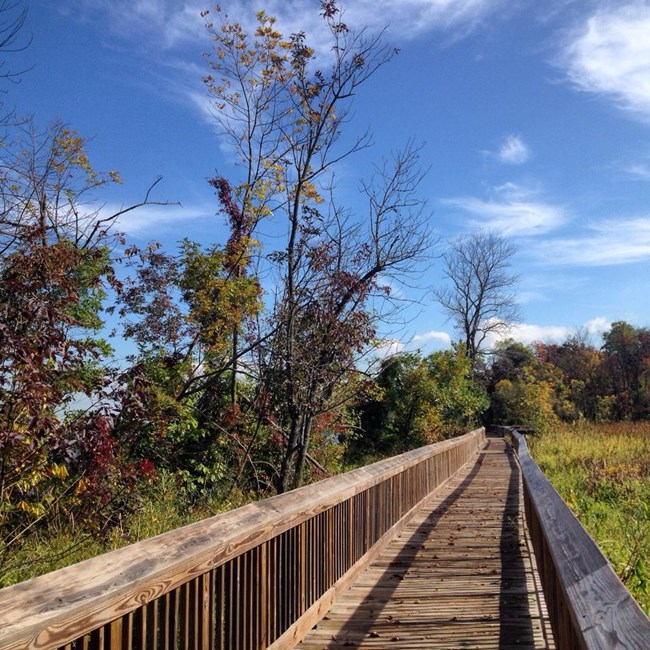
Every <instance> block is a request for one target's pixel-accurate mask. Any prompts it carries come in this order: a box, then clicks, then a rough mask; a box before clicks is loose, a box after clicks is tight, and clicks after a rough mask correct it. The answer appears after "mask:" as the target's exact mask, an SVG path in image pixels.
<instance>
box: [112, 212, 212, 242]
mask: <svg viewBox="0 0 650 650" xmlns="http://www.w3.org/2000/svg"><path fill="white" fill-rule="evenodd" d="M121 209H123V207H122V206H118V205H105V206H104V207H103V208H102V210H101V215H102V216H107V215H111V214H115V213H116V212H119V210H121ZM214 215H215V208H214V206H212V207H208V206H201V205H194V206H187V207H183V206H180V205H145V206H142V207H141V208H137V209H136V210H131V211H130V212H127V213H126V214H123V215H121V216H120V217H118V220H117V224H116V228H117V230H119V231H121V232H124V233H126V234H128V235H138V236H145V235H146V236H150V235H155V234H157V232H156V231H157V230H159V229H160V228H165V229H170V228H174V229H178V230H179V233H180V234H181V235H182V230H183V228H184V227H185V226H187V224H188V222H189V221H194V220H197V219H207V218H212V219H214Z"/></svg>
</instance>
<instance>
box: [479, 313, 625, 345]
mask: <svg viewBox="0 0 650 650" xmlns="http://www.w3.org/2000/svg"><path fill="white" fill-rule="evenodd" d="M611 325H612V323H611V321H609V320H608V319H607V318H605V317H604V316H596V317H595V318H592V319H591V320H589V321H587V322H586V323H585V324H584V325H582V327H580V328H578V330H586V331H587V332H588V333H589V334H591V335H592V336H594V337H600V336H602V334H603V333H604V332H607V331H608V330H609V329H610V327H611ZM575 333H576V328H574V327H567V326H566V325H534V324H532V323H511V324H510V326H509V328H508V329H507V330H506V331H504V332H501V333H498V334H495V333H492V334H490V335H489V336H488V337H487V339H486V348H487V349H490V348H493V347H494V346H495V344H496V343H498V342H500V341H505V340H506V339H513V340H514V341H517V342H519V343H523V344H524V345H530V344H532V343H563V342H564V341H566V340H567V339H569V338H571V337H572V336H574V335H575Z"/></svg>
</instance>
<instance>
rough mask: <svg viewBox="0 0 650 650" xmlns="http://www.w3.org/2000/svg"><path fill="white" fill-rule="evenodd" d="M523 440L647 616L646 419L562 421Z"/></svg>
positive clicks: (649, 473) (649, 437)
mask: <svg viewBox="0 0 650 650" xmlns="http://www.w3.org/2000/svg"><path fill="white" fill-rule="evenodd" d="M529 445H530V449H531V453H532V455H533V457H534V458H535V460H536V461H537V463H538V464H539V466H540V467H541V468H542V469H543V470H544V472H545V473H546V475H547V476H548V478H549V480H550V481H551V483H553V485H554V487H555V489H556V490H557V491H558V492H559V493H560V495H561V496H562V498H563V499H564V500H565V501H566V503H567V504H568V505H569V507H570V508H571V510H573V512H574V513H575V514H576V516H577V517H578V518H579V519H580V521H581V522H582V525H583V526H584V527H585V528H586V529H587V530H588V531H589V534H590V535H591V536H592V537H593V538H594V539H595V540H596V542H597V543H598V545H599V546H600V548H601V549H602V550H603V552H604V553H605V555H606V556H607V558H608V559H609V561H610V562H611V564H612V566H613V567H614V569H615V570H616V572H617V573H618V575H619V577H620V578H621V580H622V581H623V583H624V584H625V586H626V587H627V588H628V589H629V590H630V591H631V592H632V594H633V595H634V597H635V598H636V599H637V600H638V602H639V603H640V604H641V606H642V607H643V609H644V610H645V612H646V613H647V614H649V615H650V423H647V422H646V423H638V424H632V423H618V424H605V425H594V424H580V425H577V426H566V427H563V428H561V429H560V430H558V431H557V432H554V433H549V434H545V435H543V436H540V437H536V438H534V439H532V440H530V441H529Z"/></svg>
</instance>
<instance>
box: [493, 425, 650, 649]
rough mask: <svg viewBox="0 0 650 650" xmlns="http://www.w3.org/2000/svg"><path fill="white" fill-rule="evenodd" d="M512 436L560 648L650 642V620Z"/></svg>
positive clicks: (514, 434) (509, 432)
mask: <svg viewBox="0 0 650 650" xmlns="http://www.w3.org/2000/svg"><path fill="white" fill-rule="evenodd" d="M499 430H500V432H501V433H503V434H505V435H508V436H510V437H511V439H512V443H513V446H514V447H515V449H516V451H517V456H518V458H519V465H520V466H521V474H522V478H523V484H524V505H525V508H526V519H527V525H528V530H529V532H530V537H531V540H532V543H533V548H534V550H535V559H536V561H537V567H538V570H539V573H540V576H541V580H542V586H543V590H544V597H545V599H546V604H547V607H548V610H549V618H550V620H551V626H552V628H553V636H554V638H555V642H556V644H557V647H558V648H559V649H560V650H563V649H565V648H567V649H568V648H571V649H573V648H583V649H585V650H613V649H615V648H629V649H635V650H647V649H648V648H650V620H649V619H648V617H647V616H646V615H645V613H644V612H643V610H642V609H641V607H639V605H638V603H637V602H636V601H635V600H634V598H633V597H632V595H631V594H630V593H629V591H627V589H626V588H625V586H624V585H623V583H622V582H621V581H620V580H619V579H618V576H617V575H616V573H614V570H613V569H612V567H611V566H610V564H609V563H608V561H607V559H606V558H605V556H604V555H603V553H602V551H601V550H600V548H599V547H598V545H597V544H596V542H594V540H593V539H592V538H591V537H590V536H589V534H588V533H587V531H586V530H585V529H584V528H583V527H582V526H581V525H580V522H579V521H578V520H577V519H576V518H575V516H574V515H573V513H572V512H571V510H570V509H569V508H568V506H567V505H566V504H565V503H564V501H563V500H562V498H561V497H560V495H559V494H558V493H557V492H556V491H555V489H554V488H553V486H552V485H551V484H550V482H549V480H548V479H547V478H546V476H545V475H544V473H543V472H542V470H541V469H540V468H539V467H538V466H537V464H536V463H535V461H534V460H533V459H532V458H531V456H530V454H529V452H528V447H527V445H526V440H525V438H524V436H522V435H521V434H520V433H518V432H517V431H516V430H515V429H514V428H512V427H499Z"/></svg>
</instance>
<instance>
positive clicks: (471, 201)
mask: <svg viewBox="0 0 650 650" xmlns="http://www.w3.org/2000/svg"><path fill="white" fill-rule="evenodd" d="M537 194H538V193H537V192H536V191H535V190H531V189H528V188H525V187H523V186H521V185H517V184H515V183H506V184H505V185H502V186H499V187H497V188H495V189H494V190H493V198H491V199H489V200H484V199H479V198H476V197H471V196H465V197H457V198H451V199H445V200H443V203H444V204H445V205H447V206H449V207H452V208H456V209H458V210H461V211H462V212H464V213H466V214H467V215H468V216H469V225H470V227H472V228H483V229H487V230H492V231H496V232H498V233H500V234H501V235H503V236H506V237H524V236H535V235H543V234H546V233H549V232H551V231H553V230H555V229H557V228H559V227H560V226H561V225H562V224H564V223H565V222H566V220H567V216H566V214H565V211H564V209H563V208H562V207H561V206H558V205H554V204H551V203H545V202H543V201H539V200H536V196H537Z"/></svg>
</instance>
